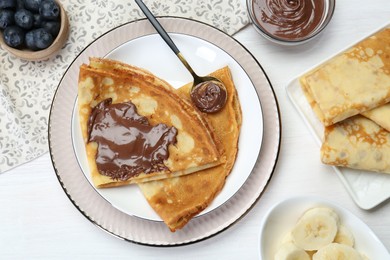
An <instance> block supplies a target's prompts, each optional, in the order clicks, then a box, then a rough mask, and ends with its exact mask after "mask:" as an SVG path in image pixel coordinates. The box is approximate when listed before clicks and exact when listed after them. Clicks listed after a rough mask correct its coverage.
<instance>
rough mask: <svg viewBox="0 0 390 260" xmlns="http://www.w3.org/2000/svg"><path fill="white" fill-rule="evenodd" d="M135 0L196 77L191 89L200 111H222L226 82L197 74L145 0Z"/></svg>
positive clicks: (194, 101)
mask: <svg viewBox="0 0 390 260" xmlns="http://www.w3.org/2000/svg"><path fill="white" fill-rule="evenodd" d="M135 2H136V3H137V4H138V6H139V7H140V8H141V10H142V12H143V13H144V14H145V16H146V18H147V19H148V20H149V21H150V23H151V24H152V25H153V27H154V28H155V29H156V31H157V32H158V33H159V34H160V36H161V37H162V38H163V40H164V41H165V43H167V44H168V46H169V47H170V48H171V50H172V51H173V52H174V53H175V54H176V56H177V57H178V58H179V60H180V61H181V62H182V63H183V65H184V66H185V67H186V69H187V70H188V71H189V72H190V73H191V75H192V77H193V78H194V82H193V84H192V87H191V90H190V96H191V100H192V102H193V104H194V105H195V106H196V107H197V108H198V109H199V110H200V111H202V112H205V113H216V112H218V111H220V110H221V109H222V108H223V107H224V105H225V103H226V100H227V91H226V87H225V86H224V84H223V83H222V82H221V81H220V80H219V79H217V78H215V77H210V76H199V75H197V74H196V73H195V71H194V70H193V69H192V67H191V66H190V65H189V63H188V62H187V60H186V59H185V58H184V56H183V54H182V53H181V52H180V50H179V49H178V48H177V46H176V44H175V43H174V42H173V40H172V39H171V37H169V35H168V33H167V32H166V31H165V29H164V28H163V27H162V26H161V24H160V23H159V22H158V21H157V19H156V18H155V17H154V15H153V14H152V13H151V11H150V10H149V9H148V7H147V6H146V5H145V4H144V3H143V1H142V0H135Z"/></svg>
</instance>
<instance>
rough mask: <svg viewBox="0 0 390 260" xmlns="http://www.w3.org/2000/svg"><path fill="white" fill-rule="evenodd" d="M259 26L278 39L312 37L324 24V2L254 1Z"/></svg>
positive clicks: (292, 0) (254, 10)
mask: <svg viewBox="0 0 390 260" xmlns="http://www.w3.org/2000/svg"><path fill="white" fill-rule="evenodd" d="M252 8H253V13H254V16H255V18H256V20H257V23H258V25H259V26H260V27H261V28H263V30H264V31H265V32H266V33H268V34H270V35H273V36H276V37H277V38H281V39H288V40H299V39H301V38H305V37H306V36H308V35H310V34H311V33H312V32H313V31H314V30H315V29H316V28H317V27H318V26H319V25H320V23H321V22H322V20H323V16H324V10H325V6H324V0H254V1H253V6H252Z"/></svg>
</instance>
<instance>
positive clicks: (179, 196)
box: [139, 67, 241, 231]
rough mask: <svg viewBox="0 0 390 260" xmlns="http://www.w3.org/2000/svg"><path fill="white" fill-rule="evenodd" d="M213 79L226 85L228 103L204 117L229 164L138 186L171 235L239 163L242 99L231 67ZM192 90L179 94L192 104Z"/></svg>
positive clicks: (202, 206)
mask: <svg viewBox="0 0 390 260" xmlns="http://www.w3.org/2000/svg"><path fill="white" fill-rule="evenodd" d="M212 75H213V76H215V77H217V78H219V79H220V80H221V81H222V82H223V83H224V84H225V86H226V89H227V93H228V100H227V103H226V105H225V107H224V108H223V109H222V110H221V111H220V112H219V113H216V114H203V116H204V118H205V119H206V120H207V121H208V122H209V123H210V125H211V126H212V128H213V129H214V132H215V136H216V137H217V147H218V150H219V152H220V153H221V154H222V156H223V157H224V158H226V162H224V163H223V164H221V165H219V166H217V167H214V168H210V169H207V170H203V171H199V172H196V173H193V174H190V175H186V176H181V177H178V178H170V179H165V180H161V181H154V182H148V183H142V184H139V186H140V188H141V190H142V192H143V194H144V196H145V197H146V199H147V200H148V202H149V204H150V205H151V206H152V207H153V209H154V210H155V211H156V212H157V214H158V215H159V216H160V217H161V218H162V219H163V220H164V222H165V223H166V224H167V226H168V227H169V228H170V230H171V231H175V230H177V229H180V228H182V227H183V226H184V225H185V224H187V223H188V221H190V220H191V218H192V217H194V216H195V215H197V214H198V213H199V212H201V211H202V210H203V209H205V208H206V207H207V206H208V205H209V204H210V203H211V202H212V201H213V199H214V198H215V196H216V195H217V194H218V193H219V192H220V190H221V189H222V188H223V186H224V183H225V180H226V177H227V176H228V175H229V173H230V172H231V170H232V168H233V165H234V162H235V160H236V156H237V152H238V138H239V134H240V128H241V108H240V103H239V99H238V96H237V92H236V89H235V87H234V83H233V80H232V77H231V74H230V70H229V68H228V67H225V68H222V69H220V70H218V71H216V72H214V73H212ZM189 89H190V85H187V86H184V87H182V88H180V89H179V90H178V93H180V94H181V96H182V97H183V98H184V99H187V100H189V98H190V97H189Z"/></svg>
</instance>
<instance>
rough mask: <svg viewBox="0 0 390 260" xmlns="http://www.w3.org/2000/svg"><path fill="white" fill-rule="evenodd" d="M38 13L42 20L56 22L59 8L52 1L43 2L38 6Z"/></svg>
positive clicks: (45, 0)
mask: <svg viewBox="0 0 390 260" xmlns="http://www.w3.org/2000/svg"><path fill="white" fill-rule="evenodd" d="M39 13H40V14H41V16H42V17H43V18H44V19H47V20H56V19H57V18H58V17H59V16H60V7H59V6H58V4H57V3H56V2H54V1H53V0H43V1H42V3H41V5H40V6H39Z"/></svg>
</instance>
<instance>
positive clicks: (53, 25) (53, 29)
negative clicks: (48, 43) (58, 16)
mask: <svg viewBox="0 0 390 260" xmlns="http://www.w3.org/2000/svg"><path fill="white" fill-rule="evenodd" d="M60 27H61V24H60V22H56V21H43V22H42V28H43V29H45V30H46V31H48V32H49V33H50V34H51V35H52V36H53V38H55V37H57V35H58V33H59V32H60Z"/></svg>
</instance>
